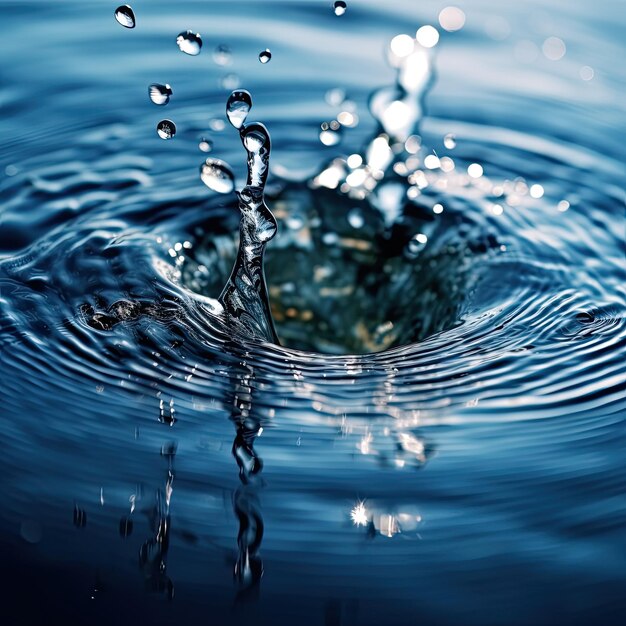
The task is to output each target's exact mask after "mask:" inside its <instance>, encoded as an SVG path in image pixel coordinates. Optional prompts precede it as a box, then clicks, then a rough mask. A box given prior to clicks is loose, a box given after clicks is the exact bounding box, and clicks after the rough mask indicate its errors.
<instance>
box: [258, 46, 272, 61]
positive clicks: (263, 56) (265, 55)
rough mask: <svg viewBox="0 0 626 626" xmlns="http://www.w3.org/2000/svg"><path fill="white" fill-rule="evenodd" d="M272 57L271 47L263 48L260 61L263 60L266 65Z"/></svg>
mask: <svg viewBox="0 0 626 626" xmlns="http://www.w3.org/2000/svg"><path fill="white" fill-rule="evenodd" d="M271 58H272V53H271V52H270V49H269V48H265V50H263V51H262V52H259V61H261V63H263V65H265V64H266V63H269V62H270V59H271Z"/></svg>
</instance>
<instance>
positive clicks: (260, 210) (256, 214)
mask: <svg viewBox="0 0 626 626" xmlns="http://www.w3.org/2000/svg"><path fill="white" fill-rule="evenodd" d="M251 107H252V98H251V96H250V94H249V93H248V92H247V91H245V90H243V89H242V90H237V91H233V93H232V94H231V95H230V97H229V99H228V101H227V103H226V115H227V117H228V119H229V121H230V123H231V124H232V125H233V126H234V127H235V128H237V129H238V130H239V135H240V137H241V142H242V144H243V146H244V148H245V149H246V152H247V154H248V161H247V164H248V177H247V181H246V186H245V187H244V188H243V189H242V190H241V192H239V193H238V194H237V195H238V198H239V211H240V212H241V221H240V223H239V250H238V253H237V259H236V261H235V265H234V267H233V270H232V273H231V275H230V278H229V279H228V282H227V283H226V286H225V287H224V290H223V291H222V294H221V295H220V297H219V301H220V303H221V304H222V306H223V307H224V314H225V316H226V319H227V321H228V323H229V324H230V325H231V326H232V327H234V328H235V329H238V328H239V329H241V330H242V331H243V332H244V334H245V335H247V336H252V337H254V338H256V339H261V340H264V341H270V342H272V343H278V337H277V335H276V331H275V329H274V322H273V320H272V314H271V312H270V306H269V299H268V293H267V286H266V283H265V275H264V271H263V255H264V252H265V246H266V245H267V242H268V241H270V239H272V238H273V237H274V236H275V235H276V230H277V225H276V219H275V218H274V216H273V215H272V212H271V211H270V210H269V208H268V207H267V205H266V204H265V198H264V191H265V183H266V180H267V174H268V170H269V157H270V151H271V141H270V136H269V133H268V131H267V128H265V126H264V125H263V124H260V123H258V122H254V123H251V124H248V125H245V124H244V122H245V119H246V117H247V115H248V112H249V111H250V108H251Z"/></svg>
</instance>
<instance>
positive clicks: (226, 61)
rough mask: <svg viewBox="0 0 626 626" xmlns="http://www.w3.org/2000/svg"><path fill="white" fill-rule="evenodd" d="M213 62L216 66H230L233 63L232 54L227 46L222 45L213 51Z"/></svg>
mask: <svg viewBox="0 0 626 626" xmlns="http://www.w3.org/2000/svg"><path fill="white" fill-rule="evenodd" d="M213 60H214V61H215V64H216V65H230V64H231V63H232V60H233V59H232V52H231V51H230V48H229V47H228V46H227V45H226V44H223V43H222V44H220V45H219V46H217V48H215V50H214V51H213Z"/></svg>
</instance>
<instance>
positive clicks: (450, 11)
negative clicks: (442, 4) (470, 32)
mask: <svg viewBox="0 0 626 626" xmlns="http://www.w3.org/2000/svg"><path fill="white" fill-rule="evenodd" d="M439 24H441V28H443V29H444V30H447V31H448V32H450V33H453V32H454V31H457V30H461V29H462V28H463V26H465V13H463V11H462V10H461V9H459V8H458V7H446V8H445V9H442V10H441V11H440V13H439Z"/></svg>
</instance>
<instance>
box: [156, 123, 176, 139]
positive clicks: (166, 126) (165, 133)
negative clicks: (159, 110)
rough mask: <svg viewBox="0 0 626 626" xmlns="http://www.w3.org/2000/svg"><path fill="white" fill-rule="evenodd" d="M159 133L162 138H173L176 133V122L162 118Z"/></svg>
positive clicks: (158, 127)
mask: <svg viewBox="0 0 626 626" xmlns="http://www.w3.org/2000/svg"><path fill="white" fill-rule="evenodd" d="M157 135H158V136H159V137H161V139H172V138H173V137H174V135H176V124H174V122H172V120H161V121H160V122H159V123H158V124H157Z"/></svg>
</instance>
